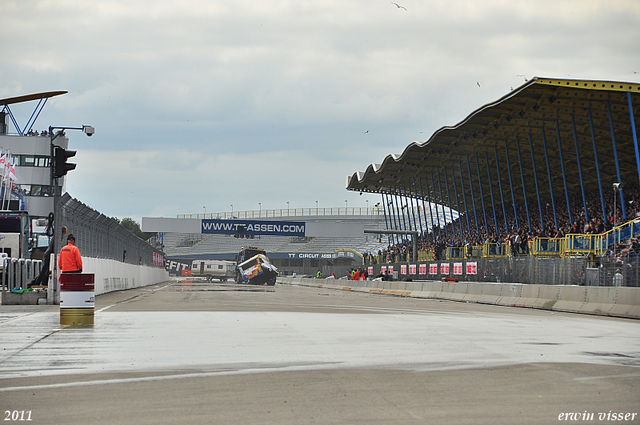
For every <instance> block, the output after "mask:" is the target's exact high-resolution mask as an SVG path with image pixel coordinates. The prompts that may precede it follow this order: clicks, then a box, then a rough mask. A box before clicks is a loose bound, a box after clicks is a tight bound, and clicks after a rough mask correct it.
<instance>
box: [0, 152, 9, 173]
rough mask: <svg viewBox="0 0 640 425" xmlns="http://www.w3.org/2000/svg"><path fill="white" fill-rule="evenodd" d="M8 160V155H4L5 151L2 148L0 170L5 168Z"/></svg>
mask: <svg viewBox="0 0 640 425" xmlns="http://www.w3.org/2000/svg"><path fill="white" fill-rule="evenodd" d="M6 162H7V157H6V156H5V155H4V152H2V151H1V150H0V170H4V166H5V163H6Z"/></svg>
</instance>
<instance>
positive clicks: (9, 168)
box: [4, 158, 16, 180]
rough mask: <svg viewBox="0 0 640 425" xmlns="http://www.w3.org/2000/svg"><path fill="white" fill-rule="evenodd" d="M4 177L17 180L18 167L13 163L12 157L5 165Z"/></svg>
mask: <svg viewBox="0 0 640 425" xmlns="http://www.w3.org/2000/svg"><path fill="white" fill-rule="evenodd" d="M4 179H5V180H8V179H11V180H16V168H15V167H14V166H13V165H12V164H11V158H9V160H8V161H7V163H6V164H5V167H4Z"/></svg>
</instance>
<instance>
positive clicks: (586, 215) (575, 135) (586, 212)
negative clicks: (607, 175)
mask: <svg viewBox="0 0 640 425" xmlns="http://www.w3.org/2000/svg"><path fill="white" fill-rule="evenodd" d="M571 129H572V130H573V141H574V143H575V145H576V159H577V160H578V174H579V175H580V189H581V190H582V205H583V206H584V218H585V220H586V221H589V209H588V208H587V198H586V196H585V193H584V181H583V180H582V165H581V164H580V149H578V133H577V132H576V119H575V117H574V116H573V114H571Z"/></svg>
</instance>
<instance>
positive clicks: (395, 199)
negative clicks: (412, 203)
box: [391, 187, 405, 242]
mask: <svg viewBox="0 0 640 425" xmlns="http://www.w3.org/2000/svg"><path fill="white" fill-rule="evenodd" d="M391 200H392V201H393V208H394V210H395V215H396V219H397V224H396V228H395V230H405V229H404V228H403V227H402V221H401V220H400V213H401V211H400V201H399V200H398V189H397V188H395V187H394V188H393V197H392V198H391ZM398 237H399V238H400V242H402V236H398Z"/></svg>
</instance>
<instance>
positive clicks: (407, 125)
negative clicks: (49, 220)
mask: <svg viewBox="0 0 640 425" xmlns="http://www.w3.org/2000/svg"><path fill="white" fill-rule="evenodd" d="M398 3H399V4H400V5H402V6H404V7H405V8H406V10H404V9H401V8H398V7H396V6H395V5H394V4H392V3H391V2H390V1H386V0H341V1H333V0H314V1H306V0H291V1H289V0H280V1H279V0H236V1H218V0H211V1H205V0H184V1H180V2H177V1H174V0H171V1H165V0H149V1H137V0H126V1H125V0H123V1H106V0H102V1H101V0H92V1H80V0H48V1H35V0H34V1H32V0H2V2H1V3H0V41H1V43H0V52H1V53H2V59H1V60H0V97H10V96H17V95H21V94H27V93H36V92H40V91H50V90H68V91H69V93H68V94H66V95H64V96H60V97H57V98H53V99H51V100H50V101H49V102H48V104H47V106H46V107H45V109H44V111H43V112H42V114H41V115H40V117H39V119H38V122H37V123H36V126H35V128H37V129H40V130H42V129H45V128H47V127H48V126H49V125H55V126H61V125H69V126H79V125H82V124H89V125H93V126H95V128H96V134H95V135H94V136H93V137H91V138H87V137H85V136H84V135H82V134H81V133H79V132H76V133H77V134H74V133H73V132H70V133H69V137H70V148H71V149H77V151H78V154H77V156H76V158H74V159H75V160H76V161H75V162H76V163H77V164H78V166H77V168H76V170H75V171H73V172H71V173H69V175H68V182H67V190H68V191H69V193H70V194H71V195H72V196H73V197H75V198H77V199H79V200H80V201H82V202H84V203H86V204H88V205H89V206H91V207H92V208H95V209H97V210H98V211H100V212H102V213H104V214H106V215H108V216H118V217H121V218H122V217H127V216H129V217H133V218H135V219H136V220H139V219H140V218H141V217H143V216H164V217H174V216H175V215H176V214H185V213H195V214H197V213H202V212H204V209H203V207H206V211H207V213H211V212H223V211H230V206H231V205H233V206H234V207H233V208H234V210H236V211H237V210H251V209H258V208H259V205H258V203H260V204H261V208H262V209H277V208H286V207H287V202H290V207H291V208H302V207H306V208H308V207H315V205H316V201H318V204H319V206H320V207H338V206H344V205H345V200H347V201H348V205H349V206H362V207H364V206H365V205H366V202H365V201H366V200H367V199H368V200H369V202H370V204H373V203H375V202H377V201H378V200H379V197H377V196H373V195H369V196H366V195H363V196H359V195H358V194H357V193H353V192H348V191H346V190H345V180H346V176H347V175H351V174H353V173H354V172H355V171H363V170H365V169H366V167H367V166H368V165H369V163H372V162H381V160H382V159H383V158H384V157H385V156H386V155H387V154H389V153H401V152H402V151H403V150H404V148H405V147H406V146H407V145H408V144H409V143H410V142H412V141H416V140H419V141H422V140H426V139H428V138H429V137H430V136H431V134H432V133H433V132H434V131H435V130H437V129H438V128H440V127H442V126H445V125H453V124H456V123H458V122H459V121H461V120H462V119H463V118H464V117H466V116H467V115H468V114H469V113H471V112H472V111H473V110H475V109H477V108H479V107H480V106H482V105H484V104H486V103H489V102H492V101H494V100H496V99H498V98H499V97H501V96H503V95H504V94H506V93H508V92H509V91H510V89H511V87H517V86H519V85H520V84H522V83H524V77H521V76H518V75H525V76H526V78H531V77H533V76H540V77H555V78H580V79H602V80H616V81H618V80H620V81H632V82H638V81H639V80H640V74H635V73H634V72H640V55H639V54H638V51H639V50H638V49H639V47H638V46H640V2H639V1H637V0H607V1H597V0H574V1H571V0H548V1H547V0H542V1H536V2H533V1H515V0H483V1H479V0H464V1H463V0H423V1H418V0H403V1H398ZM478 83H479V84H480V87H478ZM33 107H35V103H34V104H27V107H26V108H25V107H24V106H20V105H16V106H15V107H13V108H12V110H13V111H14V113H17V114H18V118H19V120H20V124H21V125H24V123H25V122H26V121H27V119H28V118H29V116H30V114H31V110H32V109H33ZM25 115H26V116H25ZM12 130H13V131H15V130H14V129H12ZM367 130H368V133H365V132H366V131H367Z"/></svg>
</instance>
